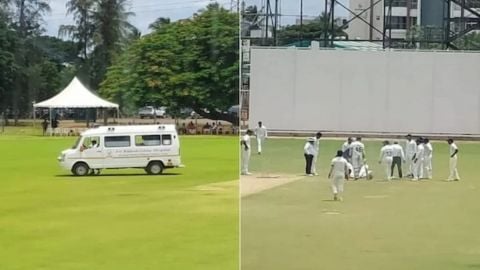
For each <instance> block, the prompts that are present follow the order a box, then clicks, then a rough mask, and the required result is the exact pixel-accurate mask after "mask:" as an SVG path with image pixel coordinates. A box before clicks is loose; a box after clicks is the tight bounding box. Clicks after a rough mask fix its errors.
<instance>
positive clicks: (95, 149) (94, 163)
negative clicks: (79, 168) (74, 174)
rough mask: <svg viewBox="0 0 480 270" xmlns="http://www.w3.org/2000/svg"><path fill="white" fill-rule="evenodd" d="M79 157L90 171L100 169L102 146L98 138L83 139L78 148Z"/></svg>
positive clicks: (101, 164) (102, 163) (101, 165)
mask: <svg viewBox="0 0 480 270" xmlns="http://www.w3.org/2000/svg"><path fill="white" fill-rule="evenodd" d="M80 157H81V159H83V160H85V162H87V164H88V166H89V167H90V168H92V169H98V168H102V167H103V165H104V161H103V144H102V141H101V138H100V137H99V136H88V137H85V138H83V142H82V145H81V146H80Z"/></svg>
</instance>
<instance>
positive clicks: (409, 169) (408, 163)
mask: <svg viewBox="0 0 480 270" xmlns="http://www.w3.org/2000/svg"><path fill="white" fill-rule="evenodd" d="M413 155H414V154H409V153H407V160H405V165H406V167H407V175H412V174H413V171H414V167H415V164H414V162H413V160H412V158H413Z"/></svg>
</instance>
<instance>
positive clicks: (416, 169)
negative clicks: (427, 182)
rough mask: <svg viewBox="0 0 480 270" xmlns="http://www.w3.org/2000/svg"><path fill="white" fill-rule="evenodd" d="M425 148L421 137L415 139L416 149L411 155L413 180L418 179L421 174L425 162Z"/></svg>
mask: <svg viewBox="0 0 480 270" xmlns="http://www.w3.org/2000/svg"><path fill="white" fill-rule="evenodd" d="M424 151H425V148H424V146H423V142H422V139H420V138H419V139H417V151H416V152H415V155H414V157H413V179H412V180H413V181H417V180H419V179H420V178H421V177H422V175H423V167H424V165H423V164H424V162H425V159H424V157H425V154H424Z"/></svg>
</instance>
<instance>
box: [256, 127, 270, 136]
mask: <svg viewBox="0 0 480 270" xmlns="http://www.w3.org/2000/svg"><path fill="white" fill-rule="evenodd" d="M255 135H256V136H257V138H267V137H268V131H267V127H266V126H264V125H262V126H261V127H257V128H256V129H255Z"/></svg>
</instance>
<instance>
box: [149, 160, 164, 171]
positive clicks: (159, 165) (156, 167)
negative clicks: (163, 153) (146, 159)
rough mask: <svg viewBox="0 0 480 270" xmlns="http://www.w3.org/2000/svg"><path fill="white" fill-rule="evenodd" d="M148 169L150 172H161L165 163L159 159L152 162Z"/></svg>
mask: <svg viewBox="0 0 480 270" xmlns="http://www.w3.org/2000/svg"><path fill="white" fill-rule="evenodd" d="M146 171H147V173H148V174H161V173H162V172H163V164H162V163H161V162H159V161H153V162H150V164H148V166H147V169H146Z"/></svg>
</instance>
